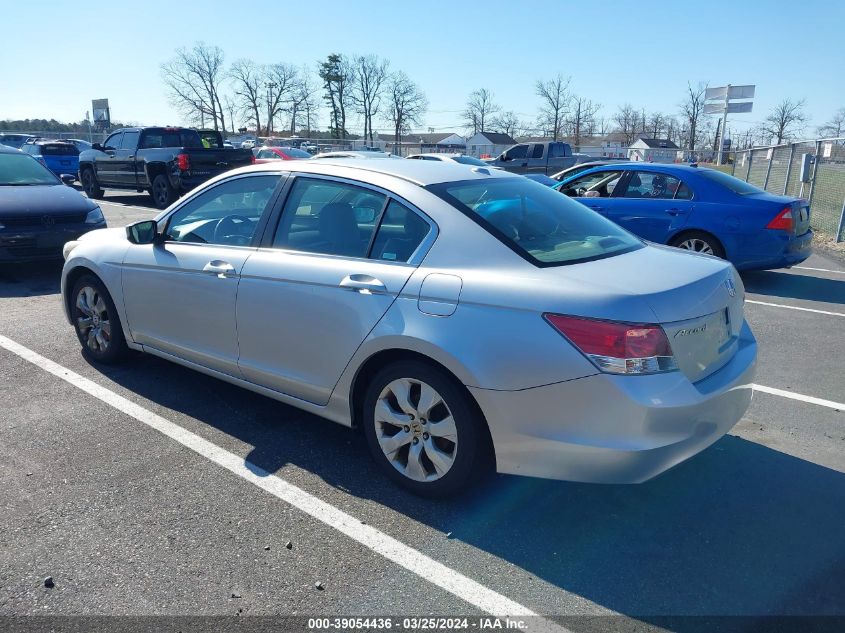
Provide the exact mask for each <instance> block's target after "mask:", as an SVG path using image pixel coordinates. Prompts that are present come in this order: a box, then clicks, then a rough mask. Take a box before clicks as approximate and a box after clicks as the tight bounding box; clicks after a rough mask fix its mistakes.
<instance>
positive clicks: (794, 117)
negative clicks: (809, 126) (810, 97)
mask: <svg viewBox="0 0 845 633" xmlns="http://www.w3.org/2000/svg"><path fill="white" fill-rule="evenodd" d="M806 121H807V115H805V114H804V100H803V99H800V100H799V101H793V100H792V99H789V98H786V99H784V100H783V101H781V102H780V103H779V104H777V105H776V106H775V107H774V108H772V111H771V112H770V113H769V115H768V116H767V117H766V118H765V120H764V121H763V130H764V131H765V132H767V133H768V135H769V138H770V139H771V138H774V139H775V143H777V144H780V143H782V142H783V141H784V139H787V138H790V137H791V136H792V135H794V134H797V133H798V132H800V131H801V130H802V129H803V127H804V123H805V122H806Z"/></svg>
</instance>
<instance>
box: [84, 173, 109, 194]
mask: <svg viewBox="0 0 845 633" xmlns="http://www.w3.org/2000/svg"><path fill="white" fill-rule="evenodd" d="M82 190H83V191H84V192H85V195H86V196H88V197H89V198H92V199H94V200H102V198H103V196H104V195H105V193H106V192H105V191H103V190H102V189H101V188H100V183H99V182H97V176H96V174H94V170H93V169H91V168H90V167H89V168H87V169H83V170H82Z"/></svg>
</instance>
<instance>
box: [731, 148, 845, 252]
mask: <svg viewBox="0 0 845 633" xmlns="http://www.w3.org/2000/svg"><path fill="white" fill-rule="evenodd" d="M730 160H731V161H732V162H730V163H729V164H727V165H723V166H722V169H723V170H724V171H729V173H732V174H733V175H734V176H736V177H737V178H740V179H742V180H745V181H746V182H749V183H751V184H752V185H756V186H757V187H760V188H761V189H765V190H766V191H768V192H769V193H775V194H780V195H786V196H793V197H800V198H806V199H807V200H809V202H810V221H811V223H812V226H813V228H814V229H816V230H818V231H821V232H823V233H827V234H828V235H832V236H834V238H835V239H836V241H837V242H841V241H845V226H843V223H844V222H843V221H845V138H832V139H818V140H814V141H799V142H795V143H788V144H785V145H773V146H770V147H755V148H752V149H747V150H740V151H737V152H734V153H732V154H731V156H730Z"/></svg>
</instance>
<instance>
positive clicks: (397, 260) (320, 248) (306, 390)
mask: <svg viewBox="0 0 845 633" xmlns="http://www.w3.org/2000/svg"><path fill="white" fill-rule="evenodd" d="M289 185H290V189H289V192H288V193H287V194H286V202H285V204H284V207H283V210H282V212H281V218H280V220H279V221H278V226H277V228H276V229H275V231H272V232H271V233H272V234H268V237H267V239H266V242H265V247H263V248H261V249H259V251H258V252H257V253H256V254H255V255H253V256H252V257H250V258H249V260H248V261H247V262H246V265H245V266H244V268H243V271H242V273H241V283H240V288H239V290H238V307H237V323H238V342H239V346H240V360H239V366H240V370H241V372H242V373H243V375H244V376H245V377H246V378H247V379H248V380H250V381H252V382H254V383H256V384H259V385H262V386H264V387H267V388H270V389H273V390H275V391H278V392H281V393H285V394H288V395H291V396H294V397H296V398H300V399H302V400H306V401H308V402H312V403H315V404H319V405H324V404H326V403H327V402H328V400H329V396H330V395H331V392H332V389H333V388H334V386H335V385H336V384H337V381H338V379H339V378H340V375H341V373H342V372H343V369H344V368H345V367H346V365H347V363H348V362H349V360H350V359H351V358H352V355H353V354H354V353H355V351H356V350H357V349H358V347H359V346H360V345H361V343H362V342H363V341H364V339H365V338H366V337H367V334H369V332H370V331H371V330H372V329H373V327H375V325H376V323H378V321H379V319H381V317H382V316H383V315H384V314H385V312H387V310H388V308H389V307H390V306H391V304H392V303H393V302H394V300H395V299H396V297H397V296H398V295H399V293H400V291H401V290H402V288H403V287H404V286H405V283H406V282H407V281H408V278H409V277H410V276H411V274H412V273H413V272H414V270H415V267H416V265H417V264H418V263H419V253H420V252H421V251H422V250H424V249H425V245H426V244H430V243H431V240H433V235H435V234H436V229H435V228H434V226H433V225H432V223H431V222H430V220H428V219H426V218H424V217H423V216H422V215H421V214H419V213H418V212H416V211H414V210H411V209H410V208H408V205H405V204H403V203H401V202H400V201H398V200H396V199H394V198H393V197H391V196H390V194H389V193H388V192H385V191H382V190H379V189H376V188H372V187H369V186H365V185H362V184H361V183H356V182H353V181H348V180H343V179H335V178H327V177H317V176H314V175H309V176H297V177H295V178H293V180H292V182H291V183H289ZM272 223H273V220H271V225H272Z"/></svg>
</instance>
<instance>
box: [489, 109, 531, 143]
mask: <svg viewBox="0 0 845 633" xmlns="http://www.w3.org/2000/svg"><path fill="white" fill-rule="evenodd" d="M490 125H491V127H494V128H496V129H498V130H499V131H500V132H504V133H505V134H507V135H508V136H511V137H514V138H516V137H517V136H519V132H520V131H521V130H522V128H523V127H525V126H524V125H523V124H522V121H520V120H519V116H517V114H516V112H513V111H512V110H508V111H507V112H502V113H501V114H499V115H496V116H495V117H494V118H493V120H492V121H491V122H490Z"/></svg>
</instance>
